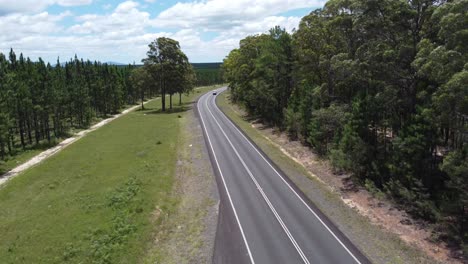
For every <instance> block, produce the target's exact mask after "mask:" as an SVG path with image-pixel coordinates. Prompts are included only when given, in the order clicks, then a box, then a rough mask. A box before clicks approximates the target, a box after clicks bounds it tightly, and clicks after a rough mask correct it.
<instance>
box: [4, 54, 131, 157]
mask: <svg viewBox="0 0 468 264" xmlns="http://www.w3.org/2000/svg"><path fill="white" fill-rule="evenodd" d="M131 70H132V67H131V66H128V67H115V66H110V65H107V64H102V63H100V62H91V61H89V60H87V61H84V60H83V59H78V58H77V57H76V56H75V58H74V59H72V60H70V61H67V62H65V63H61V62H60V61H59V60H57V63H56V65H54V66H52V65H51V64H50V63H45V62H44V61H43V60H42V59H41V58H39V60H38V61H37V62H33V61H31V59H30V58H25V57H24V56H23V54H20V55H19V57H17V55H16V54H15V52H14V51H13V49H11V50H10V53H9V54H8V58H7V57H6V56H5V55H4V54H2V53H0V158H1V159H2V160H3V159H5V157H6V156H7V155H14V154H15V153H16V152H17V150H21V149H26V148H27V147H32V146H35V145H38V144H40V142H42V141H44V140H46V141H47V142H48V143H51V141H53V140H54V139H56V138H60V137H62V136H65V135H66V134H67V133H68V131H69V130H70V129H73V128H85V127H88V126H89V125H90V124H91V122H92V121H93V120H94V119H95V118H100V117H106V116H108V115H109V114H115V113H117V112H118V111H119V110H120V109H121V108H122V107H123V106H125V105H126V104H134V103H135V102H136V100H137V99H138V98H139V97H138V96H137V95H136V93H135V89H134V87H133V85H132V84H131V83H130V82H129V76H130V72H131Z"/></svg>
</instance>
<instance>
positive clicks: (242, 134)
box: [214, 104, 361, 264]
mask: <svg viewBox="0 0 468 264" xmlns="http://www.w3.org/2000/svg"><path fill="white" fill-rule="evenodd" d="M214 105H215V108H216V110H217V111H219V112H220V113H221V116H223V118H225V119H226V120H227V121H228V123H229V124H230V125H231V126H232V127H233V128H234V129H235V130H236V131H237V132H238V133H239V134H240V135H241V136H242V137H243V138H244V140H245V141H247V143H249V145H250V146H251V147H252V148H253V149H254V150H255V151H256V152H257V153H258V155H260V157H262V159H263V160H264V161H265V162H266V163H267V164H268V165H269V166H270V167H271V169H272V170H273V171H274V172H275V173H276V175H278V176H279V177H280V178H281V180H282V181H283V182H284V184H286V185H287V186H288V187H289V189H290V190H291V191H292V192H293V193H294V194H295V195H296V197H297V198H298V199H299V200H300V201H301V202H302V203H303V204H304V205H305V206H306V208H307V209H308V210H309V211H310V212H311V213H312V214H313V215H314V216H315V217H316V218H317V219H318V220H319V222H320V223H321V224H322V225H323V226H324V227H325V229H327V231H328V232H329V233H330V234H331V235H332V236H333V237H334V238H335V239H336V240H337V241H338V243H339V244H340V245H341V246H342V247H343V248H344V249H345V250H346V252H348V254H349V255H351V257H352V258H353V259H354V261H356V263H358V264H361V262H360V261H359V259H358V258H357V257H356V256H354V254H353V253H352V252H351V250H349V249H348V248H347V247H346V245H345V244H344V243H343V242H342V241H341V240H340V239H339V238H338V236H337V235H336V234H335V233H334V232H333V231H332V230H331V229H330V227H328V226H327V224H325V222H324V221H323V220H322V219H321V218H320V217H319V216H318V214H317V213H316V212H315V211H314V210H312V208H310V206H309V205H308V204H307V203H306V202H305V201H304V199H302V197H301V196H300V195H299V194H298V193H297V192H296V191H295V190H294V188H292V186H291V185H290V184H289V183H288V182H287V181H286V180H285V179H284V177H283V176H282V175H281V174H280V173H279V172H278V171H277V170H276V169H275V167H273V165H271V163H270V162H269V161H268V160H267V159H266V158H265V157H264V156H263V154H262V153H261V152H260V151H259V150H258V149H257V147H255V146H254V145H253V144H252V142H250V140H249V139H247V138H246V137H245V135H244V133H242V132H241V131H240V130H239V129H238V128H237V127H236V126H235V125H234V124H233V123H232V121H231V120H230V119H229V118H227V117H226V116H225V114H224V113H223V112H222V111H221V110H220V109H219V107H218V106H217V105H216V104H214Z"/></svg>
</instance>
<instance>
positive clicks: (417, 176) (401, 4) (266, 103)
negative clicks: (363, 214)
mask: <svg viewBox="0 0 468 264" xmlns="http://www.w3.org/2000/svg"><path fill="white" fill-rule="evenodd" d="M467 14H468V1H467V0H453V1H443V0H437V1H436V0H399V1H394V0H330V1H328V2H327V3H326V4H325V6H324V7H323V8H322V9H318V10H315V11H313V12H311V13H310V14H309V15H307V16H305V17H303V18H302V20H301V22H300V25H299V27H298V29H297V30H295V31H294V32H293V33H292V34H289V33H288V32H286V31H285V30H284V29H281V28H279V27H275V28H273V29H271V30H270V31H269V32H268V33H267V34H260V35H254V36H248V37H246V38H244V39H243V40H241V41H240V46H239V48H238V49H234V50H232V51H231V52H230V53H229V56H228V57H227V58H226V59H225V60H224V64H223V70H224V76H225V78H226V80H227V81H228V82H229V87H230V90H231V99H232V100H233V101H234V102H237V103H239V104H241V105H243V106H244V107H245V109H246V110H247V111H248V113H249V114H251V115H253V116H257V117H259V118H261V119H262V120H263V121H264V122H266V123H269V124H271V125H274V126H278V127H280V128H281V129H283V130H286V131H287V132H288V133H289V135H290V137H291V138H293V139H298V140H301V141H302V142H303V143H304V144H307V145H309V146H311V147H312V148H313V150H314V151H315V152H317V153H319V154H320V155H323V156H327V157H328V158H329V159H330V160H331V164H332V165H333V167H334V169H335V170H336V172H338V173H339V172H351V173H352V175H353V177H354V178H355V179H356V181H357V182H359V183H361V184H362V185H365V186H366V187H367V188H368V189H370V190H373V191H375V192H378V193H379V194H384V195H386V196H388V197H390V198H391V199H393V200H394V201H396V202H397V203H398V204H400V205H401V206H403V207H404V208H405V209H406V210H407V211H408V212H409V213H411V214H412V215H413V216H415V217H419V218H423V219H425V220H428V221H431V222H433V223H437V224H436V227H437V229H439V231H441V233H442V234H444V236H442V237H441V238H444V237H445V238H447V237H448V238H449V241H450V242H452V244H453V243H454V244H457V245H462V246H463V244H464V245H465V246H464V247H465V253H466V252H467V251H468V250H466V249H467V246H466V245H468V157H467V152H468V144H467V137H468V54H467V49H468V45H467V43H468V33H467V32H468V31H467V25H468V15H467Z"/></svg>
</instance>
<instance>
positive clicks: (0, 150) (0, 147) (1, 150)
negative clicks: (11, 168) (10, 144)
mask: <svg viewBox="0 0 468 264" xmlns="http://www.w3.org/2000/svg"><path fill="white" fill-rule="evenodd" d="M0 157H1V158H2V160H4V159H5V143H4V142H3V141H0Z"/></svg>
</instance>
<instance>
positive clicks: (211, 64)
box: [192, 62, 223, 69]
mask: <svg viewBox="0 0 468 264" xmlns="http://www.w3.org/2000/svg"><path fill="white" fill-rule="evenodd" d="M221 64H223V63H222V62H202V63H192V66H193V67H194V68H195V69H219V68H220V67H221Z"/></svg>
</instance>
